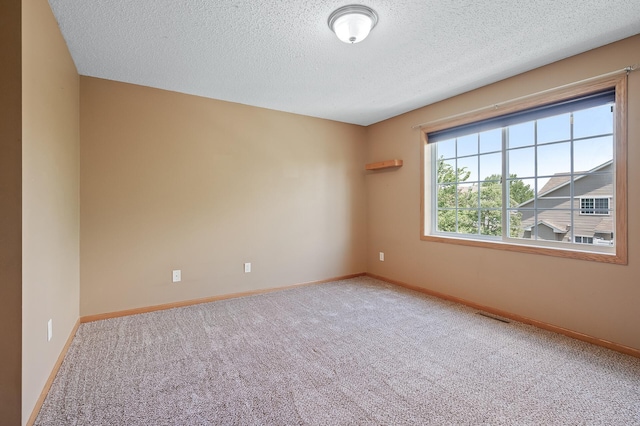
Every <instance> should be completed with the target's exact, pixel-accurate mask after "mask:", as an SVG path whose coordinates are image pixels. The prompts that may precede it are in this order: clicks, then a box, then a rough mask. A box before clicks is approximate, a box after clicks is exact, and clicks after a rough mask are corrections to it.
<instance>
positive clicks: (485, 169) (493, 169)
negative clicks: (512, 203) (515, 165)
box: [480, 153, 502, 181]
mask: <svg viewBox="0 0 640 426" xmlns="http://www.w3.org/2000/svg"><path fill="white" fill-rule="evenodd" d="M501 175H502V154H501V153H496V154H484V155H481V156H480V178H481V179H482V180H498V181H499V180H500V176H501Z"/></svg>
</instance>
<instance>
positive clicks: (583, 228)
mask: <svg viewBox="0 0 640 426" xmlns="http://www.w3.org/2000/svg"><path fill="white" fill-rule="evenodd" d="M612 163H613V161H607V162H605V163H602V164H600V165H598V166H597V167H594V168H593V169H591V170H589V171H586V172H575V173H574V175H573V176H574V180H573V182H574V183H575V182H578V181H579V182H580V183H579V184H577V185H576V186H575V187H574V189H573V191H574V193H573V194H570V191H569V187H568V185H569V184H570V183H571V175H570V174H567V173H558V174H557V175H555V176H552V177H551V178H550V179H549V180H548V181H547V183H546V184H545V185H544V186H543V187H542V188H540V190H539V191H538V194H537V196H536V197H537V209H536V211H535V212H534V211H533V210H531V207H533V205H534V204H533V202H534V198H531V199H530V200H527V201H525V202H524V203H522V204H520V205H519V206H518V207H519V208H522V210H520V212H521V213H522V224H521V226H522V228H521V229H523V230H524V231H528V232H532V231H533V230H534V228H536V227H538V226H544V227H546V228H549V229H550V230H551V231H553V233H554V234H556V235H559V234H560V235H563V234H564V235H563V237H562V238H570V235H574V236H588V237H597V235H601V236H602V234H604V235H605V236H604V238H608V237H606V234H613V233H614V232H615V229H614V215H613V214H605V215H601V214H584V213H582V212H581V211H580V210H569V209H570V208H571V206H572V205H573V206H574V209H575V206H578V209H579V208H580V201H578V200H577V198H585V197H587V198H588V197H594V198H609V199H610V197H611V192H610V191H611V190H612V185H613V182H612V178H613V175H612V174H611V173H604V172H605V171H606V170H605V168H607V167H610V166H611V165H612ZM597 172H600V173H597ZM571 196H573V197H574V198H571ZM571 228H573V229H571ZM570 231H572V232H571V233H570Z"/></svg>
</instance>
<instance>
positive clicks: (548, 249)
mask: <svg viewBox="0 0 640 426" xmlns="http://www.w3.org/2000/svg"><path fill="white" fill-rule="evenodd" d="M624 81H625V80H624V79H623V78H616V79H614V80H609V81H608V82H602V84H600V85H599V86H598V85H589V86H588V87H585V88H583V89H580V88H578V89H572V90H571V91H570V92H568V93H566V94H564V95H563V94H561V93H559V94H555V95H554V96H552V98H553V99H551V100H550V99H549V98H545V99H541V100H540V101H539V102H536V103H535V104H534V105H531V104H528V105H526V106H523V107H522V108H521V109H520V108H518V107H517V106H515V107H513V108H512V110H511V111H510V112H508V113H505V114H503V115H499V114H496V113H495V112H490V113H488V115H489V116H488V117H487V118H484V119H479V120H472V121H469V122H464V120H463V122H462V123H460V122H459V121H460V120H459V119H457V120H456V123H455V124H454V125H452V126H446V124H445V125H440V126H439V127H437V128H426V129H424V132H425V133H424V135H425V158H428V161H425V165H424V166H425V176H426V177H427V180H428V181H429V182H430V184H429V185H428V186H429V187H428V188H427V187H424V186H423V190H424V194H425V196H424V200H423V202H424V207H425V211H426V212H428V214H426V215H425V217H424V218H423V220H424V221H425V222H424V223H423V235H422V237H423V239H426V240H437V241H443V242H454V243H459V244H468V245H475V246H478V245H479V246H486V247H496V248H505V246H506V248H508V249H510V250H517V251H527V252H534V253H535V252H540V253H543V254H554V255H560V256H567V257H574V258H585V259H591V260H600V261H606V262H612V263H626V220H625V218H626V193H625V191H626V166H625V164H626V163H625V162H624V161H617V160H619V159H620V156H621V155H622V156H623V157H622V158H623V159H624V153H625V152H626V141H625V137H624V133H625V132H624V130H625V128H624V126H626V123H625V109H626V108H625V99H624V96H623V95H624V92H625V87H624V86H623V83H624ZM622 210H624V211H622ZM427 221H428V223H427ZM581 253H586V255H582V254H581Z"/></svg>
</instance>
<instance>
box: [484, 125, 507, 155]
mask: <svg viewBox="0 0 640 426" xmlns="http://www.w3.org/2000/svg"><path fill="white" fill-rule="evenodd" d="M501 150H502V129H493V130H489V131H486V132H482V133H480V152H481V153H482V152H492V151H501Z"/></svg>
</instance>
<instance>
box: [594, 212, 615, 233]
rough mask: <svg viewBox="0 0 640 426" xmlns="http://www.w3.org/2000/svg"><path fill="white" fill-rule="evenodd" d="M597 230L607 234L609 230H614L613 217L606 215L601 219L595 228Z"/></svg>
mask: <svg viewBox="0 0 640 426" xmlns="http://www.w3.org/2000/svg"><path fill="white" fill-rule="evenodd" d="M594 229H595V232H596V233H598V234H606V233H609V232H614V231H615V230H614V229H613V217H611V216H604V217H602V218H601V219H600V222H599V223H598V224H597V225H596V227H595V228H594Z"/></svg>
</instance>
